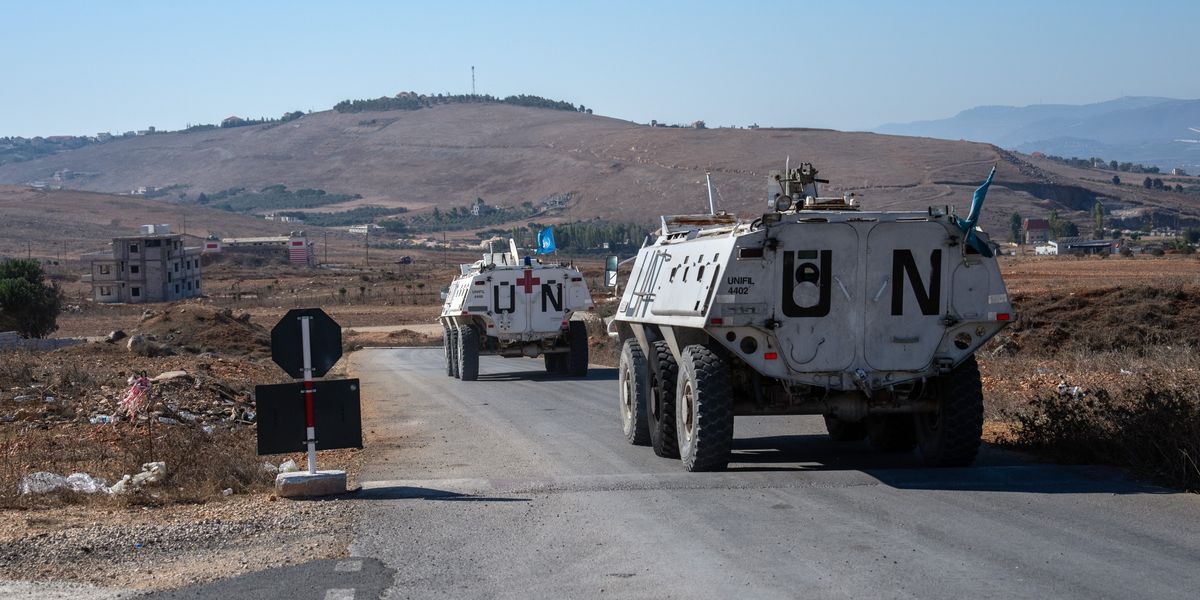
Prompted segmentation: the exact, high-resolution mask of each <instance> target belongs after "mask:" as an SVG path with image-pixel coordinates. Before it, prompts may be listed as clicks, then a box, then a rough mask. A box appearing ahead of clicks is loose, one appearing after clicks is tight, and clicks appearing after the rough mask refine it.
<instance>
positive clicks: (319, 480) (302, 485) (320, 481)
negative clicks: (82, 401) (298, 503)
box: [275, 471, 346, 498]
mask: <svg viewBox="0 0 1200 600" xmlns="http://www.w3.org/2000/svg"><path fill="white" fill-rule="evenodd" d="M345 493H346V472H345V471H317V472H316V473H309V472H308V471H294V472H292V473H280V474H279V475H276V476H275V495H277V496H279V497H280V498H304V497H309V496H332V495H334V494H345Z"/></svg>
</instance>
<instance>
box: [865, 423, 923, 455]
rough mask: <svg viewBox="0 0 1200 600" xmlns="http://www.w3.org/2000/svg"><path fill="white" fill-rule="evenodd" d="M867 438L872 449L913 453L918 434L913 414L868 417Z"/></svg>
mask: <svg viewBox="0 0 1200 600" xmlns="http://www.w3.org/2000/svg"><path fill="white" fill-rule="evenodd" d="M865 423H866V429H867V438H869V439H870V441H871V447H872V448H874V449H876V450H879V451H881V452H896V453H901V452H911V451H912V449H913V448H914V447H916V445H917V434H916V431H915V427H914V425H913V418H912V415H911V414H895V415H875V416H871V417H867V419H866V421H865Z"/></svg>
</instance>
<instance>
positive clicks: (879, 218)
mask: <svg viewBox="0 0 1200 600" xmlns="http://www.w3.org/2000/svg"><path fill="white" fill-rule="evenodd" d="M993 173H994V170H993ZM816 175H817V170H816V169H815V168H813V166H812V165H811V164H802V165H800V167H798V168H796V169H790V168H789V169H787V170H786V171H784V172H779V173H775V172H773V173H772V174H771V176H770V180H769V184H768V190H769V191H768V203H769V207H770V210H769V211H768V212H766V213H765V214H763V215H762V216H760V217H758V218H754V219H752V220H742V219H738V218H736V217H734V216H732V215H726V214H721V213H718V214H710V215H698V216H674V217H663V218H662V227H661V229H660V230H659V231H658V235H657V239H655V240H654V241H653V243H648V244H647V245H645V246H643V248H642V249H641V250H640V251H639V252H638V255H637V258H636V261H635V263H634V265H633V269H632V272H631V274H630V276H629V280H628V282H627V284H626V287H625V290H624V293H623V295H622V297H621V301H620V305H619V307H618V310H617V314H616V317H615V325H616V329H617V335H619V336H620V337H621V338H622V341H623V346H622V350H621V359H620V365H619V370H618V373H619V380H620V410H621V416H622V425H623V429H624V432H625V436H626V438H627V439H628V440H629V441H630V442H631V443H634V444H649V445H652V446H653V448H654V451H655V452H656V453H657V454H658V455H660V456H666V457H676V456H678V457H680V458H681V459H682V461H683V464H684V467H685V468H686V469H687V470H689V471H703V470H716V469H723V468H725V466H726V465H727V464H728V461H729V454H730V449H731V446H732V440H733V425H734V417H735V416H742V415H797V414H812V415H824V417H825V423H826V426H827V430H828V432H829V434H830V435H831V436H832V437H833V438H834V439H836V440H843V441H847V440H862V439H864V438H869V439H870V442H871V443H872V445H874V446H875V447H877V448H880V449H885V450H898V451H905V450H912V449H913V448H914V447H916V448H918V449H919V451H920V454H921V456H922V458H923V460H924V462H925V463H926V464H929V465H935V466H964V465H968V464H970V463H971V462H973V461H974V458H975V455H976V452H977V451H978V448H979V445H980V436H981V430H982V423H983V408H982V402H983V399H982V390H981V385H980V377H979V370H978V368H977V366H976V363H975V358H974V352H975V351H976V350H977V349H978V348H979V347H980V346H981V345H983V343H984V342H986V341H987V340H988V339H989V338H991V337H992V336H994V335H995V334H996V333H997V332H998V331H1000V329H1001V328H1003V327H1004V326H1005V325H1006V324H1007V323H1008V322H1009V321H1011V320H1012V319H1013V318H1014V314H1013V309H1012V306H1011V305H1010V304H1009V300H1008V295H1007V292H1006V291H1005V288H1004V282H1003V281H1002V280H1001V277H1000V269H999V266H998V265H997V263H996V259H995V254H994V250H993V246H992V245H991V242H990V241H989V239H988V237H987V235H986V234H984V233H983V232H982V231H981V230H979V229H977V228H976V226H975V223H976V221H977V220H978V217H979V212H980V210H981V208H982V203H983V199H984V196H985V195H986V191H987V187H988V185H989V184H990V182H991V175H989V176H988V179H987V181H986V182H985V183H984V185H982V186H980V188H979V190H977V191H976V193H975V198H974V202H973V204H972V209H971V215H970V216H969V217H967V218H966V219H961V218H959V217H957V216H955V214H954V211H953V210H952V209H951V208H950V207H930V208H929V210H927V211H921V212H893V211H887V212H878V211H866V210H861V209H860V207H859V206H858V203H857V201H856V200H857V199H856V198H854V197H853V196H850V195H846V196H840V197H835V198H822V197H820V196H819V194H818V189H817V186H818V183H824V181H823V180H821V179H818V178H817V177H816Z"/></svg>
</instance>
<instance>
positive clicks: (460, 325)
mask: <svg viewBox="0 0 1200 600" xmlns="http://www.w3.org/2000/svg"><path fill="white" fill-rule="evenodd" d="M461 271H462V274H461V275H460V276H459V277H457V278H456V279H455V280H454V281H453V282H452V283H451V284H450V287H449V289H448V291H447V294H446V302H445V304H443V305H442V314H441V317H439V321H441V324H442V331H443V334H444V335H443V340H444V341H443V346H444V348H445V350H446V374H447V375H449V376H451V377H458V378H460V379H462V380H464V381H474V380H476V379H477V378H478V377H479V357H480V356H481V355H495V356H504V357H519V356H526V357H530V358H536V357H538V356H544V357H545V362H546V370H547V371H549V372H551V373H560V374H564V375H570V376H572V377H583V376H586V375H587V370H588V339H587V329H586V327H585V326H584V324H583V322H582V321H577V320H572V319H571V315H572V314H573V313H574V312H575V311H580V310H584V311H586V310H591V309H592V307H593V305H592V296H591V294H590V293H589V292H588V288H587V284H586V283H584V281H583V275H582V274H580V272H579V271H578V270H576V269H574V268H572V267H569V266H565V265H560V264H557V263H556V264H544V263H542V262H541V261H539V260H536V259H534V258H532V257H530V256H526V257H524V258H523V259H522V258H521V257H520V254H519V253H518V251H517V245H516V244H515V243H513V242H512V240H509V251H508V252H503V253H495V252H489V253H487V254H485V255H484V256H483V259H482V260H479V261H476V262H475V263H474V264H469V265H461Z"/></svg>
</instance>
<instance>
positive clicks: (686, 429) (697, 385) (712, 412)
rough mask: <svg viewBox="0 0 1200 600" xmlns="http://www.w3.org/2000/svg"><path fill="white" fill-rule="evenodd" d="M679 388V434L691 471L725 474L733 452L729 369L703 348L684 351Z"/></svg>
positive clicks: (682, 454)
mask: <svg viewBox="0 0 1200 600" xmlns="http://www.w3.org/2000/svg"><path fill="white" fill-rule="evenodd" d="M680 358H681V360H680V361H679V363H680V364H679V377H678V381H677V382H676V386H675V431H676V432H677V433H676V436H677V440H678V444H679V458H680V459H681V460H682V461H683V468H684V469H685V470H687V471H722V470H724V469H725V468H726V467H727V466H729V453H730V452H732V451H733V384H732V377H731V375H730V372H729V365H728V363H726V362H725V359H724V358H722V357H721V356H720V355H718V354H717V353H715V352H713V351H712V350H709V349H708V348H705V347H704V346H700V345H692V346H688V347H687V348H684V349H683V356H681V357H680Z"/></svg>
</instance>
